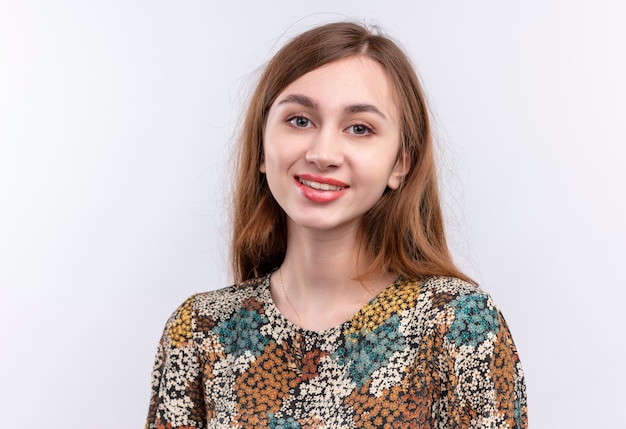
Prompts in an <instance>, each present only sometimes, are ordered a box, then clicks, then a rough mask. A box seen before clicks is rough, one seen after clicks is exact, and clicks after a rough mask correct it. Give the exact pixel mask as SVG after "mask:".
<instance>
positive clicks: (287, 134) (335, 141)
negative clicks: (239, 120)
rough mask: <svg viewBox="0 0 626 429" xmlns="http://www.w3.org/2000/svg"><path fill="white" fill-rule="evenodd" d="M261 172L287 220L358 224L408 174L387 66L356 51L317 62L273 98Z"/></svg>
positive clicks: (322, 226) (294, 224)
mask: <svg viewBox="0 0 626 429" xmlns="http://www.w3.org/2000/svg"><path fill="white" fill-rule="evenodd" d="M263 144H264V160H263V164H262V165H261V172H263V173H265V174H266V176H267V181H268V184H269V188H270V190H271V192H272V195H273V196H274V198H275V199H276V201H277V202H278V204H280V206H281V207H282V208H283V210H284V211H285V213H286V214H287V217H288V228H299V227H302V228H311V229H317V230H333V229H337V228H353V229H354V230H356V228H357V227H358V225H359V222H360V220H361V217H362V216H363V214H365V213H366V212H367V211H368V210H369V209H371V208H372V207H373V206H374V204H375V203H376V202H377V201H378V200H379V199H380V197H381V195H382V194H383V192H384V191H385V189H386V188H387V187H389V188H391V189H396V188H397V187H398V186H399V185H400V183H401V180H402V177H403V176H404V175H405V174H406V168H405V166H404V163H403V162H401V161H399V159H398V153H399V149H400V117H399V111H398V107H397V105H396V102H395V97H394V93H393V87H392V83H391V80H390V79H389V77H388V76H387V73H386V72H385V71H384V69H383V68H382V66H380V65H379V64H378V63H377V62H375V61H374V60H371V59H369V58H367V57H361V56H354V57H349V58H345V59H341V60H338V61H336V62H333V63H330V64H327V65H325V66H322V67H320V68H318V69H315V70H313V71H311V72H309V73H307V74H305V75H303V76H302V77H300V78H299V79H297V80H296V81H294V82H293V83H291V84H290V85H289V86H287V87H286V88H285V89H284V90H283V91H282V92H281V93H280V94H279V95H278V97H277V98H276V101H275V102H274V104H273V105H272V106H271V108H270V110H269V114H268V118H267V123H266V126H265V132H264V141H263Z"/></svg>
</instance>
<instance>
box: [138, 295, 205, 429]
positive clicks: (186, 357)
mask: <svg viewBox="0 0 626 429" xmlns="http://www.w3.org/2000/svg"><path fill="white" fill-rule="evenodd" d="M193 300H194V299H193V297H191V298H189V299H188V300H187V301H185V303H183V305H181V306H180V307H179V308H178V309H177V310H176V311H175V312H174V313H173V314H172V316H171V317H170V319H169V320H168V322H167V324H166V326H165V330H164V332H163V336H162V337H161V341H160V342H159V345H158V348H157V354H156V357H155V362H154V369H153V371H152V395H151V398H150V408H149V411H148V418H147V420H146V426H145V427H146V429H164V428H167V429H174V428H204V427H206V422H205V418H206V413H205V404H204V393H203V387H202V386H203V383H202V366H201V364H200V359H199V356H198V353H197V350H196V347H195V343H194V339H193V329H194V325H195V321H194V316H193Z"/></svg>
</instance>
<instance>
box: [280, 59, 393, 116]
mask: <svg viewBox="0 0 626 429" xmlns="http://www.w3.org/2000/svg"><path fill="white" fill-rule="evenodd" d="M292 94H302V95H306V96H308V97H310V98H312V99H314V100H315V101H316V102H317V103H319V105H320V107H328V108H332V107H337V108H342V109H343V108H345V107H346V106H347V105H350V104H359V103H369V104H373V105H375V106H376V107H378V108H379V109H380V110H381V111H384V112H386V114H388V115H389V116H390V117H392V118H395V117H397V103H396V97H395V91H394V88H393V83H392V81H391V78H390V77H389V75H388V73H387V72H386V71H385V69H384V68H383V67H382V66H381V65H380V64H379V63H378V62H376V61H374V60H373V59H371V58H369V57H365V56H351V57H347V58H342V59H340V60H337V61H333V62H331V63H328V64H325V65H323V66H321V67H319V68H317V69H314V70H312V71H310V72H308V73H306V74H304V75H302V76H300V77H299V78H298V79H296V80H295V81H294V82H292V83H291V84H289V85H288V86H287V87H286V88H285V89H284V90H283V91H282V92H281V93H280V94H279V95H278V97H277V99H276V101H275V102H274V104H276V103H277V102H280V100H281V99H283V98H284V97H286V96H289V95H292Z"/></svg>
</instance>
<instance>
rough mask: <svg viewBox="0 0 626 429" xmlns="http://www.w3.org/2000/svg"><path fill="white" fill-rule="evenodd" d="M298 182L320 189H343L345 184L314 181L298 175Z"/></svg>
mask: <svg viewBox="0 0 626 429" xmlns="http://www.w3.org/2000/svg"><path fill="white" fill-rule="evenodd" d="M298 182H300V183H301V184H303V185H304V186H308V187H309V188H313V189H316V190H318V191H341V190H342V189H344V188H345V186H336V185H331V184H330V183H320V182H314V181H313V180H304V179H302V178H300V177H298Z"/></svg>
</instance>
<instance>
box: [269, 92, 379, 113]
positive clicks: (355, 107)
mask: <svg viewBox="0 0 626 429" xmlns="http://www.w3.org/2000/svg"><path fill="white" fill-rule="evenodd" d="M285 103H295V104H299V105H301V106H302V107H308V108H310V109H317V103H316V102H315V101H313V99H312V98H310V97H307V96H306V95H302V94H290V95H288V96H286V97H285V98H283V99H282V100H280V101H279V102H278V104H279V105H280V104H285ZM344 112H345V113H362V112H370V113H375V114H377V115H379V116H381V117H382V118H383V119H387V117H386V116H385V115H384V114H383V112H381V111H380V110H379V109H378V107H376V106H374V105H373V104H366V103H359V104H351V105H350V106H348V107H346V108H345V109H344Z"/></svg>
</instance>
